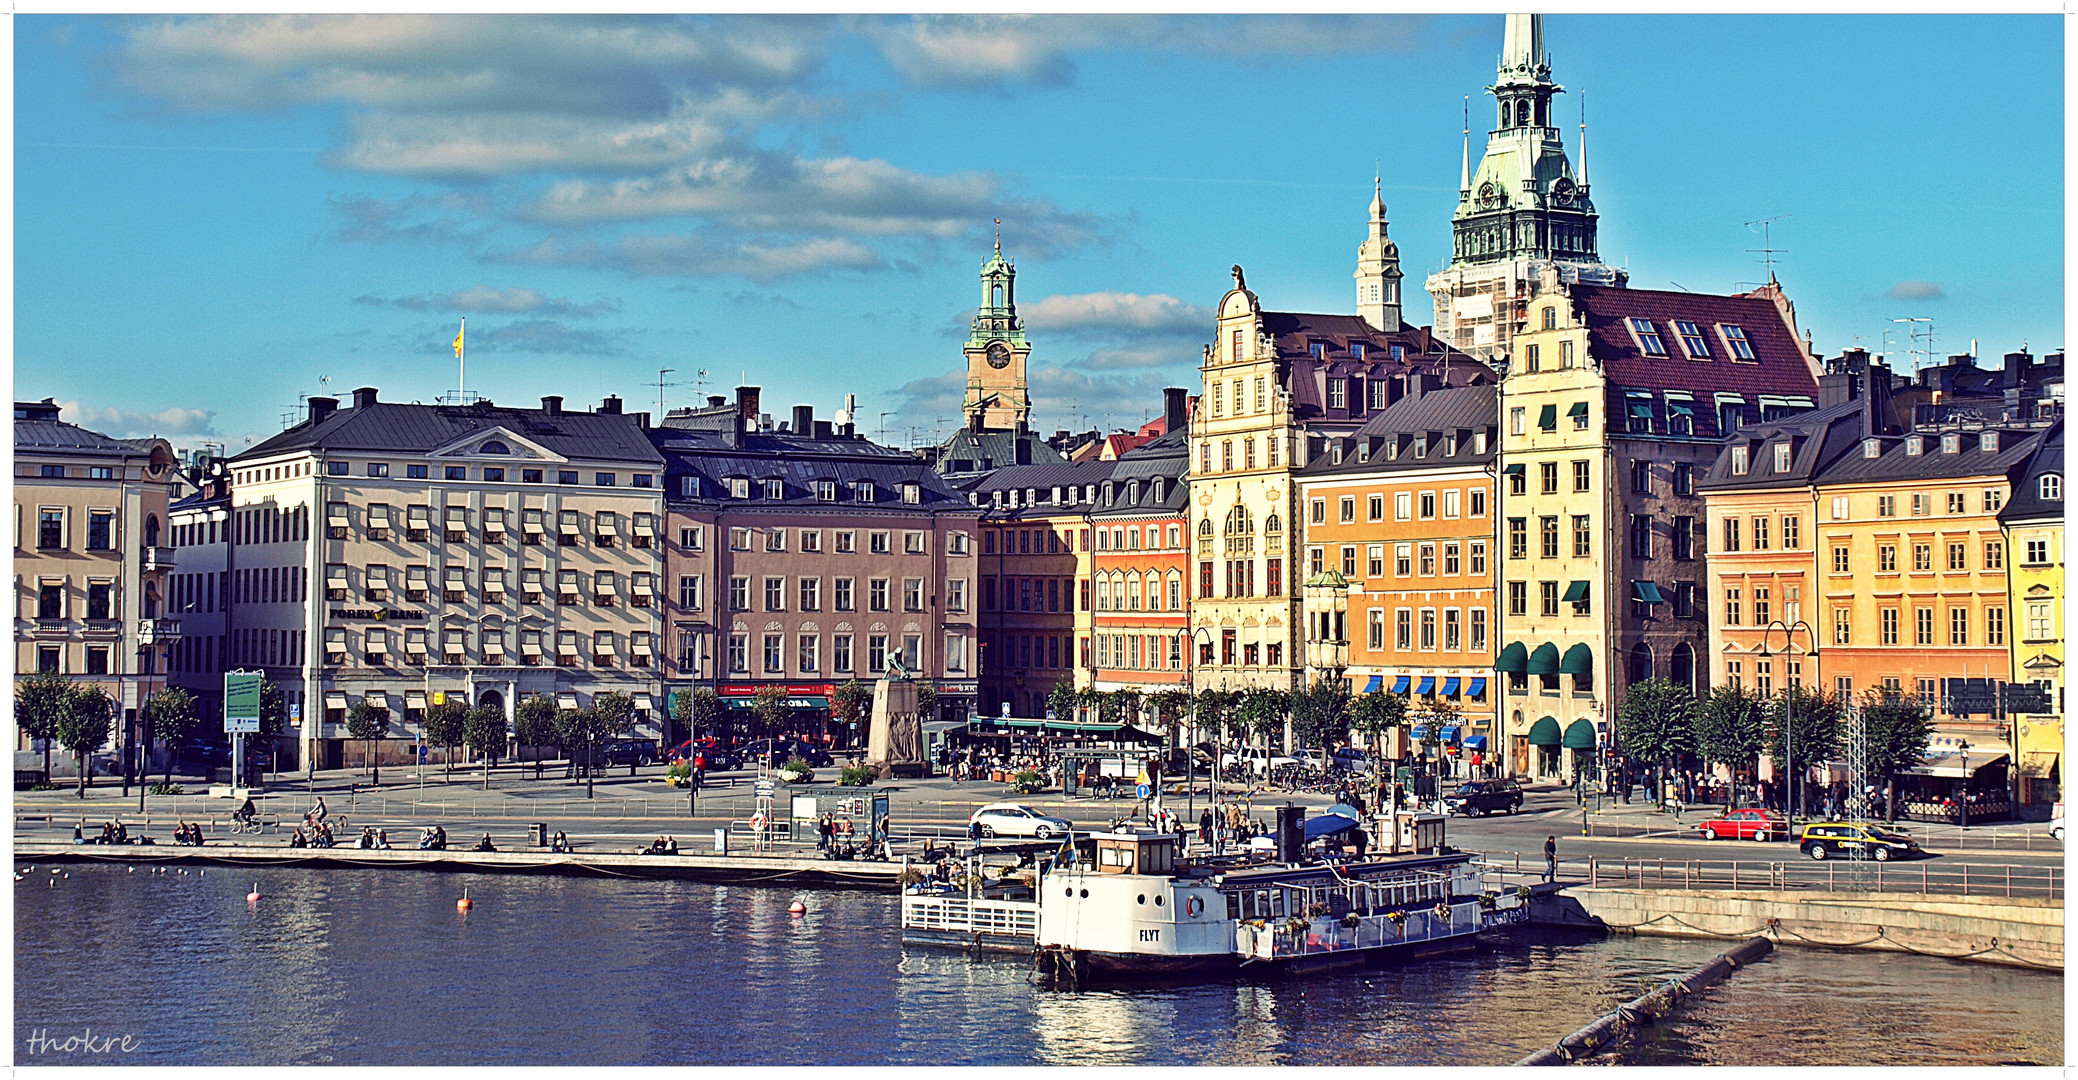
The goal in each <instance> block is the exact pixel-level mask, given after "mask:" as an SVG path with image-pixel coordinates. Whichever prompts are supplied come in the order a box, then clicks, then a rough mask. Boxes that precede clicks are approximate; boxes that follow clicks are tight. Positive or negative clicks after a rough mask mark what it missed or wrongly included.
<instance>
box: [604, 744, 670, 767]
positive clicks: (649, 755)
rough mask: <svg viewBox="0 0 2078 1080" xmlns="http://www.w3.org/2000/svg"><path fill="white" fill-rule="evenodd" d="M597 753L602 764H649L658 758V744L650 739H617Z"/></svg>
mask: <svg viewBox="0 0 2078 1080" xmlns="http://www.w3.org/2000/svg"><path fill="white" fill-rule="evenodd" d="M597 753H598V757H597V761H598V762H599V764H601V765H647V764H649V763H650V762H653V761H655V760H657V744H656V743H654V742H651V741H650V740H648V739H615V740H614V741H612V742H610V743H607V744H606V745H605V746H603V747H601V748H600V749H599V750H598V751H597Z"/></svg>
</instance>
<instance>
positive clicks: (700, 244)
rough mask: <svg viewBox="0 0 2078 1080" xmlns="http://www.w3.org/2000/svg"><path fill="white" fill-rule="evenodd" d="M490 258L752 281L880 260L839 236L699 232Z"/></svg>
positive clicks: (552, 242)
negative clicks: (773, 240)
mask: <svg viewBox="0 0 2078 1080" xmlns="http://www.w3.org/2000/svg"><path fill="white" fill-rule="evenodd" d="M493 258H496V259H500V260H503V261H507V262H514V263H523V264H535V265H552V266H588V267H595V268H602V269H609V270H619V271H621V272H622V273H626V274H630V275H634V276H638V277H656V276H670V277H710V276H715V275H721V274H738V275H741V276H743V277H747V278H749V279H751V280H752V281H757V282H770V281H774V280H777V279H779V278H782V277H787V276H790V275H793V274H802V273H809V272H812V271H819V270H864V269H869V268H871V267H874V266H878V265H880V256H879V255H877V254H876V253H875V252H874V251H873V250H872V249H871V248H868V247H866V246H865V245H863V244H860V243H857V242H855V241H852V240H847V239H842V238H836V237H832V238H824V239H815V240H804V241H800V242H798V243H792V244H777V245H773V244H764V243H758V242H755V241H750V240H730V239H724V238H721V237H717V236H709V235H702V234H672V235H661V236H659V235H639V234H630V235H627V236H623V237H621V238H620V239H619V240H618V241H614V242H611V243H605V244H601V243H598V242H595V241H592V240H589V239H583V238H580V239H576V240H562V239H557V238H550V239H547V240H543V241H541V242H540V243H538V244H534V245H531V246H529V247H526V248H522V249H519V250H516V251H511V252H505V253H502V254H499V255H495V256H493Z"/></svg>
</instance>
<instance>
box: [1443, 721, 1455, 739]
mask: <svg viewBox="0 0 2078 1080" xmlns="http://www.w3.org/2000/svg"><path fill="white" fill-rule="evenodd" d="M1443 741H1444V742H1447V743H1454V742H1456V741H1457V725H1456V724H1449V725H1446V726H1445V727H1444V728H1443Z"/></svg>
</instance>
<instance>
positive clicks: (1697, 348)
mask: <svg viewBox="0 0 2078 1080" xmlns="http://www.w3.org/2000/svg"><path fill="white" fill-rule="evenodd" d="M1674 332H1675V333H1676V334H1679V335H1681V347H1682V348H1683V349H1686V350H1688V358H1689V359H1690V360H1708V359H1710V343H1709V342H1708V341H1706V340H1704V338H1703V330H1702V328H1701V327H1699V326H1697V325H1696V324H1695V323H1692V322H1684V321H1682V320H1679V319H1677V320H1675V322H1674Z"/></svg>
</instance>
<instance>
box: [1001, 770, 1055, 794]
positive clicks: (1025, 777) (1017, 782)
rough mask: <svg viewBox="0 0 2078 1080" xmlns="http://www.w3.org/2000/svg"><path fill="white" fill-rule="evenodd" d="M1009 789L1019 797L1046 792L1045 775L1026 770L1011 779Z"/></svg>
mask: <svg viewBox="0 0 2078 1080" xmlns="http://www.w3.org/2000/svg"><path fill="white" fill-rule="evenodd" d="M1010 789H1011V790H1012V791H1015V792H1017V793H1018V794H1019V795H1036V794H1038V793H1039V792H1041V791H1044V790H1046V775H1045V774H1044V773H1041V772H1038V771H1036V770H1033V769H1026V770H1025V771H1023V772H1021V773H1018V774H1017V775H1016V776H1014V777H1012V778H1011V780H1010Z"/></svg>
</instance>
